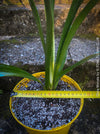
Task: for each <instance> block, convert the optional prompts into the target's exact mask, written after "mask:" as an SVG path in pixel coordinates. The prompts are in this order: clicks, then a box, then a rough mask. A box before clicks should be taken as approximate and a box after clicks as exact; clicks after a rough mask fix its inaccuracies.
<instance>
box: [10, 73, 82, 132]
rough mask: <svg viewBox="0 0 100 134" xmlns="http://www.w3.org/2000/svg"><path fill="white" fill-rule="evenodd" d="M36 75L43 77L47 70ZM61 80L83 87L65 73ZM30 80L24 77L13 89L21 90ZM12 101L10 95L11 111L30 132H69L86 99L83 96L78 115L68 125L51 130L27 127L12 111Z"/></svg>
mask: <svg viewBox="0 0 100 134" xmlns="http://www.w3.org/2000/svg"><path fill="white" fill-rule="evenodd" d="M33 75H34V76H36V77H37V78H38V77H40V76H42V77H45V72H39V73H35V74H33ZM61 80H63V81H65V82H67V83H69V84H72V85H74V86H75V87H76V88H77V89H78V90H81V88H80V87H79V85H78V84H77V83H76V82H75V81H74V80H73V79H72V78H70V77H69V76H67V75H64V76H63V77H62V78H61ZM29 81H30V80H29V79H27V78H24V79H22V80H21V81H20V82H19V83H18V84H17V85H16V86H15V88H14V89H13V90H14V91H16V90H19V88H20V86H22V85H23V86H26V87H27V83H28V82H29ZM11 103H12V97H10V101H9V105H10V110H11V113H12V115H13V117H14V118H15V120H16V121H17V122H18V123H19V124H21V125H22V126H23V127H24V128H25V129H26V130H27V132H28V133H29V134H68V132H69V129H70V126H71V124H72V123H73V122H74V121H75V120H76V119H77V117H78V116H79V114H80V113H81V111H82V108H83V103H84V99H82V98H81V105H80V109H79V111H78V113H77V115H76V116H75V118H73V120H72V121H71V122H70V123H68V124H66V125H62V126H60V127H56V128H52V129H51V130H38V129H33V128H30V127H27V126H26V125H24V124H22V123H21V122H20V121H19V120H18V119H17V118H16V117H15V115H14V113H13V112H12V108H11Z"/></svg>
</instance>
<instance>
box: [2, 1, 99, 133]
mask: <svg viewBox="0 0 100 134" xmlns="http://www.w3.org/2000/svg"><path fill="white" fill-rule="evenodd" d="M82 2H83V0H73V1H72V4H71V7H70V10H69V14H68V17H67V19H66V22H65V25H64V28H63V31H62V35H61V39H60V43H59V47H58V51H57V56H56V58H55V36H54V4H55V0H44V5H45V13H46V27H47V34H46V40H45V39H44V36H43V31H42V27H41V22H40V17H39V14H38V11H37V8H36V5H35V3H34V0H29V3H30V6H31V9H32V12H33V14H34V17H35V20H36V23H37V27H38V30H39V35H40V38H41V42H42V45H43V49H44V53H45V73H44V72H41V73H36V74H34V75H31V74H29V73H28V72H26V71H24V70H22V69H19V68H17V67H14V66H8V65H4V64H0V76H1V77H3V76H18V77H25V78H28V79H23V80H22V81H21V82H19V83H18V85H16V87H15V88H14V90H18V89H20V85H21V84H22V85H24V86H26V87H27V85H28V83H29V82H30V80H29V79H31V80H33V81H37V82H38V83H40V84H42V86H43V89H44V90H57V85H59V80H60V79H61V80H62V81H63V82H64V83H66V82H67V86H68V85H69V84H71V85H74V86H75V88H77V89H78V90H81V89H80V87H79V86H78V84H77V83H76V82H75V81H74V80H72V79H71V78H70V77H68V76H65V74H67V73H68V72H70V71H71V70H73V69H74V68H75V67H77V66H79V65H80V64H82V63H84V62H86V61H87V60H89V59H90V58H93V57H95V56H98V55H99V54H100V52H98V53H96V54H93V55H90V56H88V57H86V58H84V59H82V60H81V61H79V62H77V63H75V64H74V65H72V66H70V67H68V68H67V69H63V68H64V63H65V60H66V55H67V52H68V47H69V45H70V42H71V40H72V38H73V36H74V35H75V32H76V30H77V29H78V27H79V26H80V24H81V23H82V21H83V20H84V19H85V17H86V16H87V14H88V13H89V11H90V10H91V9H92V8H93V7H94V6H95V5H96V4H97V2H99V0H90V1H89V2H88V3H87V5H86V6H85V7H84V8H83V10H82V11H81V12H80V13H79V15H78V16H77V17H76V16H75V15H76V13H77V10H78V8H79V7H80V5H81V4H82ZM40 76H41V77H42V78H44V77H45V79H44V80H43V79H42V78H41V79H40V78H39V77H40ZM65 85H66V84H65ZM12 101H14V100H13V99H12V98H10V108H11V112H12V114H13V116H14V118H15V119H16V120H17V121H18V122H19V123H20V124H21V125H23V126H24V127H25V128H26V129H27V131H28V132H29V133H30V134H31V133H34V134H36V133H38V134H47V133H48V134H49V133H50V134H51V133H52V134H55V133H57V134H60V133H63V134H66V133H68V130H69V128H70V125H71V124H72V123H73V122H74V120H75V119H76V118H77V117H78V115H79V114H80V112H81V110H82V107H83V99H81V102H80V108H79V111H78V114H77V115H76V116H75V117H74V118H73V119H72V120H71V121H69V123H68V124H67V125H64V124H63V125H62V126H59V127H56V128H51V130H38V129H36V128H35V129H34V128H31V127H28V126H27V125H24V124H23V123H22V122H20V121H19V120H18V119H17V118H16V117H15V114H14V111H13V110H12ZM21 103H22V102H21ZM13 105H16V102H14V103H13ZM51 105H53V104H51Z"/></svg>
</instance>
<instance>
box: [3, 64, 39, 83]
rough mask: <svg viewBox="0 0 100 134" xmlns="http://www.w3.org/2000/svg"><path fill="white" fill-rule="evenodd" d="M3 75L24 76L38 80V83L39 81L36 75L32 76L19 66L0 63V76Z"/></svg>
mask: <svg viewBox="0 0 100 134" xmlns="http://www.w3.org/2000/svg"><path fill="white" fill-rule="evenodd" d="M4 76H17V77H25V78H29V79H31V80H34V81H38V82H39V83H41V81H40V80H38V79H37V78H36V77H34V76H32V75H31V74H30V73H28V72H26V71H24V70H22V69H20V68H17V67H14V66H9V65H4V64H0V77H4Z"/></svg>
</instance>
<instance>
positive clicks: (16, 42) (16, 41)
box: [0, 38, 25, 45]
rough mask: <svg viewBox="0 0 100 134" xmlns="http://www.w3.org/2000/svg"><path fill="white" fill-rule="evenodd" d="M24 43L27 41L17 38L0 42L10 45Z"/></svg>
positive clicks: (0, 42)
mask: <svg viewBox="0 0 100 134" xmlns="http://www.w3.org/2000/svg"><path fill="white" fill-rule="evenodd" d="M23 43H25V42H24V41H22V40H17V39H15V38H13V39H7V40H1V41H0V44H6V45H9V44H23Z"/></svg>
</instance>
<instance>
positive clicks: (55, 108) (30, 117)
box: [12, 78, 80, 130]
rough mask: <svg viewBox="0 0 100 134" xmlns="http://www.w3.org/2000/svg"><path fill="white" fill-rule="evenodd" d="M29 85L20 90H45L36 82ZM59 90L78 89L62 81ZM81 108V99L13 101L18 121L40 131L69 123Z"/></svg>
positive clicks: (17, 99) (27, 99)
mask: <svg viewBox="0 0 100 134" xmlns="http://www.w3.org/2000/svg"><path fill="white" fill-rule="evenodd" d="M42 79H43V78H42ZM40 80H41V79H40ZM42 81H43V82H42V83H44V80H42ZM27 85H28V87H27V88H26V87H25V86H24V87H23V86H22V87H21V89H19V90H43V88H42V87H41V84H40V83H38V82H35V81H30V82H29V83H28V84H27ZM57 90H58V91H59V90H62V91H63V90H64V91H69V90H72V91H75V90H77V89H76V88H75V87H74V86H73V85H69V84H68V83H65V82H64V81H61V80H60V81H59V84H58V86H57ZM79 107H80V99H54V98H53V99H47V98H46V99H45V98H13V101H12V111H13V112H14V114H15V116H16V117H17V119H19V120H20V121H21V122H22V123H23V124H25V125H26V126H29V127H31V128H35V129H40V130H50V129H52V128H56V127H59V126H61V125H64V124H67V123H69V122H70V121H71V120H72V119H73V118H74V117H75V116H76V114H77V112H78V110H79Z"/></svg>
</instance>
